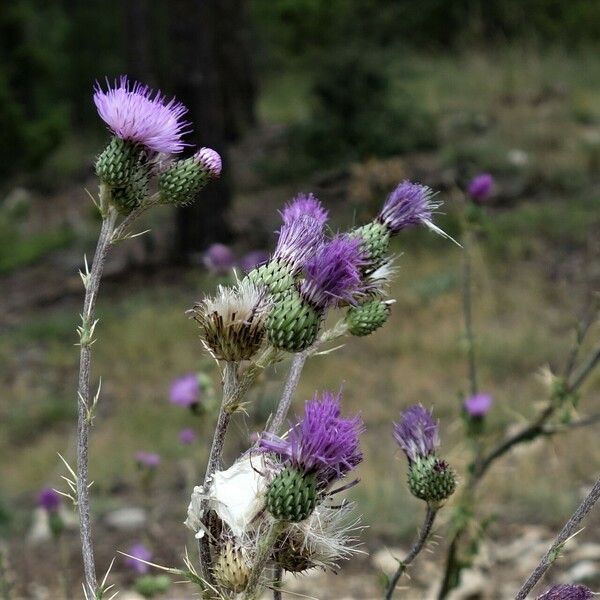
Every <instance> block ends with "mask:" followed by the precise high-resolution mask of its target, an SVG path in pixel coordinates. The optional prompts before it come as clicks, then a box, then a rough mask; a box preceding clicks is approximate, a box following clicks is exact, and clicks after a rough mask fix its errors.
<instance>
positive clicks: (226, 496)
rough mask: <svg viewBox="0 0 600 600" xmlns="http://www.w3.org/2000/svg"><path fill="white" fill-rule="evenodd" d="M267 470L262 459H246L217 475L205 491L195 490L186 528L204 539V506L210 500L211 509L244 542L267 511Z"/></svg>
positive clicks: (260, 457) (243, 458) (257, 457)
mask: <svg viewBox="0 0 600 600" xmlns="http://www.w3.org/2000/svg"><path fill="white" fill-rule="evenodd" d="M265 468H266V467H265V460H264V457H263V456H262V455H247V456H243V457H242V458H240V459H239V460H237V461H236V462H235V463H233V465H232V466H231V467H229V469H227V470H225V471H217V472H216V473H215V474H214V475H213V478H212V481H211V483H210V484H209V486H208V489H207V490H206V491H205V490H204V488H203V487H202V486H196V487H195V488H194V491H193V493H192V500H191V502H190V505H189V508H188V518H187V520H186V521H185V525H186V526H187V527H189V528H190V529H191V530H192V531H194V532H195V534H196V537H197V538H201V537H202V536H203V535H204V529H203V526H202V518H203V516H204V515H203V514H202V510H201V503H202V500H208V508H209V509H212V510H214V511H215V512H216V513H217V515H218V516H219V518H220V519H221V520H222V521H223V522H224V523H226V524H227V525H228V527H229V528H230V529H231V532H232V533H233V535H234V536H235V537H237V538H243V537H244V534H245V533H246V531H247V530H248V529H249V528H250V527H251V524H252V522H253V521H254V519H255V518H256V516H257V515H259V514H260V513H261V512H262V511H263V510H264V507H265V491H266V487H267V482H266V480H265V477H264V476H263V475H262V473H264V471H265Z"/></svg>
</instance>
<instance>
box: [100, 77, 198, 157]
mask: <svg viewBox="0 0 600 600" xmlns="http://www.w3.org/2000/svg"><path fill="white" fill-rule="evenodd" d="M106 83H107V90H106V91H103V90H102V88H101V87H100V84H98V83H96V86H95V88H94V104H95V105H96V109H97V110H98V114H99V115H100V118H101V119H102V120H103V121H104V122H105V123H106V124H107V125H108V127H109V128H110V130H111V131H112V132H113V133H114V134H115V135H116V136H117V137H119V138H121V139H122V140H126V141H129V142H132V143H134V144H140V145H142V146H144V147H146V148H148V149H150V150H153V151H155V152H164V153H167V154H175V153H177V152H181V151H182V150H183V148H184V146H185V145H186V144H184V142H183V140H182V137H183V136H184V135H185V134H186V133H188V132H189V123H187V122H186V121H183V120H182V118H183V115H185V113H186V112H187V108H186V107H185V106H184V105H183V104H181V103H180V102H178V101H177V100H175V98H173V99H172V100H170V101H167V99H166V98H165V96H163V95H162V94H161V93H160V91H157V92H154V91H153V90H151V89H150V88H149V87H148V86H146V85H142V84H141V83H138V82H134V83H133V84H131V83H130V82H129V81H128V79H127V76H126V75H122V76H121V77H120V79H119V81H118V82H117V81H116V80H115V82H114V84H113V87H112V88H111V86H110V82H109V81H108V79H107V80H106Z"/></svg>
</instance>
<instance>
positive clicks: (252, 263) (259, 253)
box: [239, 250, 269, 273]
mask: <svg viewBox="0 0 600 600" xmlns="http://www.w3.org/2000/svg"><path fill="white" fill-rule="evenodd" d="M268 260H269V255H268V254H267V253H266V252H265V251H264V250H251V251H250V252H248V253H247V254H244V256H242V258H241V259H240V262H239V265H240V269H241V270H242V271H243V272H244V273H250V271H252V269H256V268H257V267H260V266H261V265H264V264H265V263H266V262H267V261H268Z"/></svg>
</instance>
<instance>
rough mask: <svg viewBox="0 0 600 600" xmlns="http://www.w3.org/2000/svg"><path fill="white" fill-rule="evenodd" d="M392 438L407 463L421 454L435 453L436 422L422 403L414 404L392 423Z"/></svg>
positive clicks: (437, 439)
mask: <svg viewBox="0 0 600 600" xmlns="http://www.w3.org/2000/svg"><path fill="white" fill-rule="evenodd" d="M394 439H395V440H396V442H397V444H398V445H399V446H400V448H402V450H403V451H404V453H405V454H406V457H407V458H408V461H409V463H412V462H414V461H415V460H417V458H419V457H422V456H429V455H431V454H434V453H435V449H436V448H437V447H438V446H439V445H440V438H439V433H438V424H437V423H436V422H435V421H434V420H433V417H432V412H431V411H428V410H427V409H426V408H425V407H424V406H423V405H422V404H415V405H414V406H411V407H410V408H407V409H406V410H405V411H404V412H403V413H401V414H400V420H399V421H398V422H397V423H394Z"/></svg>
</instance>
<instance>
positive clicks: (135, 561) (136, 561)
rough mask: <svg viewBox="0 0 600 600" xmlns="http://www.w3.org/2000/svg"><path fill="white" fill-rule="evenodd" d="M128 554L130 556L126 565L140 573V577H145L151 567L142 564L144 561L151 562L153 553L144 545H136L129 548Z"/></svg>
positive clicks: (126, 560)
mask: <svg viewBox="0 0 600 600" xmlns="http://www.w3.org/2000/svg"><path fill="white" fill-rule="evenodd" d="M127 554H129V555H130V556H126V557H125V564H126V565H127V566H128V567H129V568H130V569H132V570H133V571H135V572H136V573H138V574H139V575H145V574H146V573H148V572H149V571H150V565H147V564H146V563H143V562H140V561H142V560H146V561H149V560H150V559H151V558H152V551H151V550H149V549H148V548H146V546H144V544H140V543H138V544H134V545H133V546H131V548H129V550H128V551H127Z"/></svg>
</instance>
